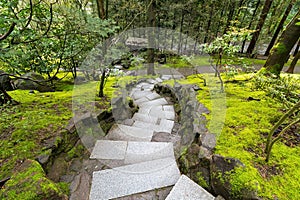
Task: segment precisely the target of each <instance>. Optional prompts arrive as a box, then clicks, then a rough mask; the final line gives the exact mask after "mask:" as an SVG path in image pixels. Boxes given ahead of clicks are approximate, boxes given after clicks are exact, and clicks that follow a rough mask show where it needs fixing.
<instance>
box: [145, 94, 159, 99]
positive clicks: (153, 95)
mask: <svg viewBox="0 0 300 200" xmlns="http://www.w3.org/2000/svg"><path fill="white" fill-rule="evenodd" d="M146 98H147V99H149V100H154V99H158V98H161V96H160V95H159V94H157V93H156V92H153V93H152V94H149V95H147V96H146Z"/></svg>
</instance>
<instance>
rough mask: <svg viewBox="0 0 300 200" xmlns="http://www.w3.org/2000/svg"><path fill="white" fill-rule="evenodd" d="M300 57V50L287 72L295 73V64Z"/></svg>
mask: <svg viewBox="0 0 300 200" xmlns="http://www.w3.org/2000/svg"><path fill="white" fill-rule="evenodd" d="M299 59H300V51H298V53H297V54H296V55H295V57H294V59H293V61H292V63H291V65H290V66H289V68H288V69H287V70H286V73H290V74H293V73H294V70H295V66H296V64H297V62H298V60H299Z"/></svg>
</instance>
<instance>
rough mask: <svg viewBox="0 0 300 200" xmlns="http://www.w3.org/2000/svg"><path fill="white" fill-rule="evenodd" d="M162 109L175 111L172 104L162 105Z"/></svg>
mask: <svg viewBox="0 0 300 200" xmlns="http://www.w3.org/2000/svg"><path fill="white" fill-rule="evenodd" d="M163 110H164V111H170V112H175V110H174V106H173V105H166V106H163Z"/></svg>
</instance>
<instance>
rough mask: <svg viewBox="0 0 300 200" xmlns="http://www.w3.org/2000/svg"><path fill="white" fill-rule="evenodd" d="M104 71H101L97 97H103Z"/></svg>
mask: <svg viewBox="0 0 300 200" xmlns="http://www.w3.org/2000/svg"><path fill="white" fill-rule="evenodd" d="M105 78H106V71H105V69H102V74H101V78H100V86H99V97H104V85H105Z"/></svg>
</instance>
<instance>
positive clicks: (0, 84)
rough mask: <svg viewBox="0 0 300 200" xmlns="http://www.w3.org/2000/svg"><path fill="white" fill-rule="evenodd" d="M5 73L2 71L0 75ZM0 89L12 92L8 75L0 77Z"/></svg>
mask: <svg viewBox="0 0 300 200" xmlns="http://www.w3.org/2000/svg"><path fill="white" fill-rule="evenodd" d="M4 73H6V72H5V71H3V70H0V75H1V74H4ZM0 88H3V89H4V90H6V91H11V90H13V89H14V88H13V85H12V80H11V78H10V77H9V76H8V75H3V76H0Z"/></svg>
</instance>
